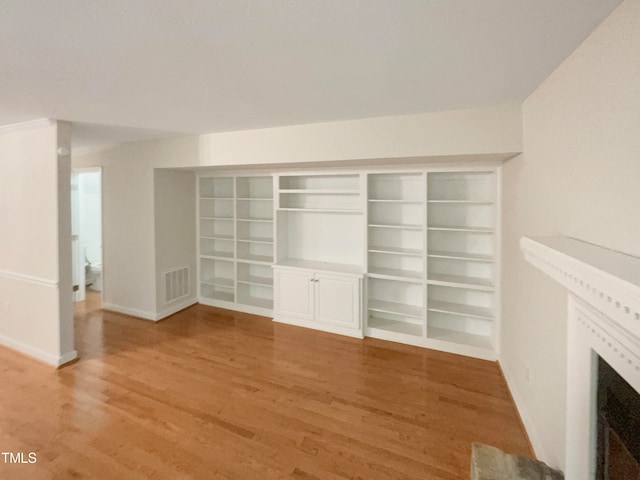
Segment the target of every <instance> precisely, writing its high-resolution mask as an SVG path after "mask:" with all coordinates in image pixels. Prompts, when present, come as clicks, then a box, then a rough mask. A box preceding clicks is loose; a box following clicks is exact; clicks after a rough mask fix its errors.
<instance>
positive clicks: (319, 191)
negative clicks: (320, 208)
mask: <svg viewBox="0 0 640 480" xmlns="http://www.w3.org/2000/svg"><path fill="white" fill-rule="evenodd" d="M280 193H304V194H309V195H360V190H332V189H330V188H323V189H320V188H313V189H311V188H310V189H305V188H281V189H280Z"/></svg>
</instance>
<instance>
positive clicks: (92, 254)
mask: <svg viewBox="0 0 640 480" xmlns="http://www.w3.org/2000/svg"><path fill="white" fill-rule="evenodd" d="M100 177H101V172H82V173H80V174H79V175H78V195H79V204H80V205H79V207H80V208H79V210H80V212H79V213H80V221H79V224H80V225H79V226H80V228H79V231H80V240H81V242H82V250H83V259H84V257H85V256H86V258H87V259H88V260H89V262H91V264H93V265H95V264H99V263H102V205H101V204H102V193H101V191H100Z"/></svg>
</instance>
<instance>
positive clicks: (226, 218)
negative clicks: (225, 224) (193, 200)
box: [200, 216, 233, 221]
mask: <svg viewBox="0 0 640 480" xmlns="http://www.w3.org/2000/svg"><path fill="white" fill-rule="evenodd" d="M200 220H227V221H233V216H231V217H200Z"/></svg>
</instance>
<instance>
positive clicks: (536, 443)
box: [498, 360, 550, 458]
mask: <svg viewBox="0 0 640 480" xmlns="http://www.w3.org/2000/svg"><path fill="white" fill-rule="evenodd" d="M498 363H499V364H500V367H501V368H502V373H503V374H504V379H505V380H506V381H507V386H508V387H509V390H510V391H511V396H512V397H513V401H514V402H515V404H516V408H517V409H518V414H519V415H520V418H521V419H522V423H523V424H524V428H525V430H526V431H527V435H528V436H529V442H530V443H531V447H532V448H533V453H534V454H535V456H536V458H550V457H549V456H548V455H547V452H546V451H545V449H544V444H543V443H542V441H541V440H540V436H539V435H538V432H537V430H536V428H535V423H534V422H533V420H532V419H531V415H530V414H529V412H528V410H527V408H526V405H527V402H525V398H526V397H525V396H524V395H522V394H521V393H520V390H518V389H517V388H516V385H517V383H516V382H515V381H514V380H513V379H514V376H513V375H512V374H511V371H510V370H509V369H507V368H506V367H507V365H508V363H507V362H504V363H503V362H502V360H500V361H499V362H498Z"/></svg>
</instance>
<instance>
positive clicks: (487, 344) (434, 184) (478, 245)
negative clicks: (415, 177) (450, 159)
mask: <svg viewBox="0 0 640 480" xmlns="http://www.w3.org/2000/svg"><path fill="white" fill-rule="evenodd" d="M497 191H498V189H497V180H496V172H495V171H477V172H429V173H428V185H427V192H428V196H427V204H428V211H427V231H428V249H427V338H429V339H432V340H437V341H442V342H449V343H454V344H459V345H462V346H467V347H472V348H477V349H484V350H487V351H493V350H494V349H495V337H496V328H497V326H496V324H497V315H496V305H497V301H496V289H497V269H496V261H495V258H496V249H497V239H496V236H497V202H498V195H497Z"/></svg>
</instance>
